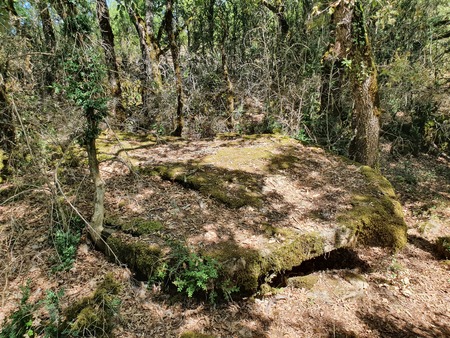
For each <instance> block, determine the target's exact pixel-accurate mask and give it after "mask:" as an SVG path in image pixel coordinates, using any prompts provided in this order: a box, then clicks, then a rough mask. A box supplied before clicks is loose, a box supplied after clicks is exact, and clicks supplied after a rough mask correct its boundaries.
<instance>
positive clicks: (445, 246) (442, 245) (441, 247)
mask: <svg viewBox="0 0 450 338" xmlns="http://www.w3.org/2000/svg"><path fill="white" fill-rule="evenodd" d="M436 250H437V253H438V255H439V256H440V257H442V258H444V259H450V236H446V237H439V238H438V239H437V240H436Z"/></svg>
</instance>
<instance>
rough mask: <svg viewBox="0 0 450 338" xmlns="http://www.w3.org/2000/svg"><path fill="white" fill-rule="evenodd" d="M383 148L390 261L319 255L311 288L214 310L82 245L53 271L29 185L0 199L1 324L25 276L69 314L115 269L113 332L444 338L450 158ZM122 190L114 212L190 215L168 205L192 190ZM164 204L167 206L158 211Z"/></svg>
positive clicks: (355, 254)
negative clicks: (438, 247) (398, 225)
mask: <svg viewBox="0 0 450 338" xmlns="http://www.w3.org/2000/svg"><path fill="white" fill-rule="evenodd" d="M383 149H384V150H383V162H382V172H383V174H384V175H385V176H386V177H387V178H388V179H389V180H390V181H391V183H392V184H393V185H394V187H395V188H396V191H397V193H398V195H399V199H400V201H401V202H402V205H403V207H404V213H405V218H406V221H407V224H408V228H409V230H408V239H409V242H408V244H407V246H406V248H405V249H404V250H402V251H401V252H399V253H396V254H391V253H390V252H388V251H387V250H384V249H380V248H357V249H355V250H354V251H352V252H348V253H347V255H348V256H339V257H335V258H333V257H324V260H323V261H322V262H321V263H320V264H316V265H313V266H312V267H309V270H308V273H309V274H312V275H315V276H317V283H316V284H315V285H314V286H313V287H312V288H311V289H309V290H307V289H303V288H294V287H291V286H288V287H283V288H279V289H278V290H277V291H276V292H274V293H273V294H271V295H265V296H260V297H259V296H255V297H248V298H245V299H242V300H235V301H233V302H230V303H226V304H217V305H215V306H212V305H210V304H209V303H207V302H201V301H200V302H199V301H193V300H184V301H173V300H172V299H171V298H170V297H169V296H168V295H165V294H163V293H161V292H160V290H159V288H158V286H156V285H150V286H149V285H146V284H145V283H143V282H140V281H137V280H135V279H134V278H133V276H132V274H131V272H130V271H129V270H128V269H127V268H126V267H124V266H118V265H116V264H113V263H112V262H110V261H108V260H107V259H106V258H105V257H104V256H103V254H102V253H99V252H98V251H96V250H94V249H93V248H92V246H91V244H90V243H89V241H88V240H87V239H86V238H83V239H82V243H81V245H80V247H79V249H78V255H77V259H76V261H75V263H74V266H73V268H72V269H70V270H69V271H66V272H59V273H51V266H52V263H51V261H52V260H51V258H52V257H54V256H55V250H54V248H53V246H52V243H49V241H48V231H49V227H50V217H49V213H48V211H49V210H50V207H51V205H49V200H50V199H49V197H48V191H46V190H45V189H41V188H40V187H38V188H34V187H30V188H29V189H27V190H25V191H20V192H19V191H18V192H17V193H18V194H17V196H16V198H14V199H6V198H3V197H1V198H0V257H1V261H0V296H1V298H0V302H1V303H0V323H3V322H4V320H5V319H6V318H8V316H9V315H10V314H11V313H12V312H13V311H14V310H15V309H17V306H18V303H19V302H20V298H21V291H20V287H21V286H23V285H24V284H25V283H26V282H27V280H30V281H31V284H30V285H31V301H36V300H39V299H42V298H43V297H44V296H45V292H46V291H47V290H60V289H64V296H63V298H62V299H61V306H62V307H63V308H64V307H67V306H68V305H69V304H71V303H73V302H74V301H76V300H77V299H80V298H81V297H83V296H86V295H89V294H91V293H92V292H93V290H94V289H95V287H96V285H97V284H98V282H99V281H101V280H102V279H103V278H104V276H105V274H106V273H107V272H112V273H113V274H114V276H115V277H116V278H117V280H119V281H120V282H121V284H122V286H123V288H122V291H121V294H120V298H121V301H122V305H121V310H120V316H119V317H118V319H117V326H116V328H115V330H114V335H115V337H130V338H131V337H179V336H180V335H181V334H182V333H183V332H186V331H193V332H198V333H204V334H209V335H212V336H214V337H217V338H219V337H274V338H276V337H450V264H449V262H448V261H444V260H440V259H439V257H437V255H436V253H435V250H434V240H435V239H436V238H437V237H439V236H443V235H447V236H448V235H450V163H449V161H448V159H446V158H445V157H437V158H436V157H433V156H429V155H420V156H418V157H410V156H408V157H397V158H393V157H391V155H389V152H388V145H384V147H383ZM142 156H147V155H146V154H145V153H143V154H142ZM169 160H170V159H169ZM103 170H104V175H105V177H107V178H108V177H109V178H111V177H114V176H116V175H119V174H120V173H121V172H122V171H125V170H126V166H124V165H123V164H122V165H121V164H115V165H104V166H103ZM85 175H86V176H85V177H79V176H76V177H72V178H70V175H68V176H67V177H66V180H67V183H70V182H69V181H70V179H73V180H74V181H76V182H85V181H87V180H88V176H87V173H85ZM129 183H130V182H129V181H127V180H126V179H123V180H120V179H119V180H114V181H112V180H111V181H110V184H109V186H108V196H107V200H108V202H107V203H108V205H107V207H108V208H109V210H115V211H116V212H118V213H121V214H122V215H128V216H129V217H133V216H134V215H137V214H141V213H142V212H143V210H144V209H145V211H146V212H153V213H158V212H161V213H163V212H164V213H166V214H165V215H163V214H161V217H163V216H164V217H168V218H169V219H171V220H173V224H174V226H176V220H177V219H185V218H188V219H189V216H190V212H189V209H188V208H186V209H183V205H178V204H176V203H172V205H171V204H170V200H169V201H168V200H167V199H168V196H172V197H176V196H177V194H178V195H181V196H182V198H185V195H183V194H186V193H188V194H194V195H195V194H197V192H195V191H189V192H186V191H185V189H184V188H181V187H180V186H179V185H177V184H176V183H171V182H167V181H157V180H156V179H155V181H154V182H153V183H152V184H149V183H148V182H147V183H144V182H140V183H139V182H138V183H139V184H141V185H136V186H133V187H132V189H136V193H134V194H133V195H132V197H130V200H129V201H125V202H124V201H123V199H124V196H122V195H120V193H117V191H128V190H129V189H130V186H129ZM2 189H10V190H11V189H13V188H12V187H11V186H5V187H4V188H2ZM152 189H153V190H155V189H158V191H162V192H164V194H159V195H155V196H156V197H155V198H154V199H153V200H152V201H149V200H146V199H145V196H144V195H145V192H146V191H147V192H150V191H151V190H152ZM4 191H5V190H4ZM138 192H139V193H138ZM8 195H13V194H11V193H9V194H8ZM0 196H4V195H1V194H0ZM74 196H75V197H72V198H71V202H73V203H74V204H76V205H77V207H78V208H79V209H80V210H81V211H82V212H83V214H86V215H89V208H90V206H89V196H90V191H89V189H87V188H86V189H84V188H83V189H80V191H79V193H78V194H75V195H74ZM130 196H131V195H130ZM172 200H176V198H173V199H172ZM126 205H127V206H130V207H129V208H128V207H127V208H125V206H126ZM166 205H169V207H165V208H164V210H163V211H162V210H159V209H160V208H161V206H166ZM170 205H171V207H170ZM199 205H200V207H201V204H199ZM215 212H218V210H215ZM227 212H228V213H229V212H230V211H224V214H223V215H224V217H226V215H227ZM235 212H239V211H235ZM190 221H191V222H195V219H190ZM186 231H188V230H186ZM190 235H192V234H190ZM186 237H187V235H186ZM194 237H195V236H194ZM305 271H306V270H303V273H305ZM293 273H295V272H293ZM46 315H47V314H46V313H45V311H44V310H42V311H41V312H39V313H38V314H37V316H36V323H38V322H39V320H41V319H43V318H45V316H46ZM0 325H1V324H0Z"/></svg>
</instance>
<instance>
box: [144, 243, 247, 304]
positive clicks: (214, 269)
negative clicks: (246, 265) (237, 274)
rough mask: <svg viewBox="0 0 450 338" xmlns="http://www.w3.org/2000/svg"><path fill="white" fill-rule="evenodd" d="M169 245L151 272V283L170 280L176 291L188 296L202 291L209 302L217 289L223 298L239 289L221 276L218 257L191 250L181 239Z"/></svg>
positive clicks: (212, 300)
mask: <svg viewBox="0 0 450 338" xmlns="http://www.w3.org/2000/svg"><path fill="white" fill-rule="evenodd" d="M171 246H172V253H171V254H170V255H169V257H168V258H167V261H166V262H164V263H162V264H160V265H159V266H158V269H157V270H156V271H154V272H153V274H152V278H151V279H150V283H158V282H163V283H164V282H166V283H167V282H168V283H172V284H173V285H175V287H176V288H177V292H180V293H183V294H185V295H187V296H188V297H189V298H192V297H193V296H194V295H195V294H199V293H204V294H206V295H207V297H208V299H209V301H210V302H211V303H215V302H216V298H217V296H218V291H220V292H221V295H223V297H224V298H225V299H226V300H231V295H232V293H234V292H238V291H239V288H238V287H237V286H236V285H234V284H232V283H231V281H229V280H222V279H221V273H220V271H221V267H220V264H219V263H218V261H217V260H215V259H213V258H210V257H202V255H200V254H198V253H195V252H191V251H190V250H189V249H188V248H187V247H186V246H183V245H182V244H180V243H174V244H172V245H171Z"/></svg>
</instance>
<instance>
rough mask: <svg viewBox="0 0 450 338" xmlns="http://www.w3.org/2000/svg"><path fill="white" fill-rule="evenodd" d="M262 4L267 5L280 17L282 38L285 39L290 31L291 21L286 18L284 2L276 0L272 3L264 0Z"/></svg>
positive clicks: (279, 23)
mask: <svg viewBox="0 0 450 338" xmlns="http://www.w3.org/2000/svg"><path fill="white" fill-rule="evenodd" d="M262 4H263V5H264V6H265V7H267V9H269V10H270V11H271V12H272V13H273V14H275V15H276V16H277V18H278V25H279V27H280V34H281V39H282V40H285V38H286V36H287V34H288V33H289V23H288V22H287V19H286V14H285V7H284V3H283V1H281V0H276V1H275V4H271V3H269V2H267V1H266V0H262Z"/></svg>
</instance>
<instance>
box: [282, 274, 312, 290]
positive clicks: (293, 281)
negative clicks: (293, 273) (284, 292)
mask: <svg viewBox="0 0 450 338" xmlns="http://www.w3.org/2000/svg"><path fill="white" fill-rule="evenodd" d="M318 281H319V276H317V275H307V276H297V277H291V278H288V280H287V286H290V287H293V288H296V289H306V290H311V289H312V288H313V287H314V285H315V284H316V283H317V282H318Z"/></svg>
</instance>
